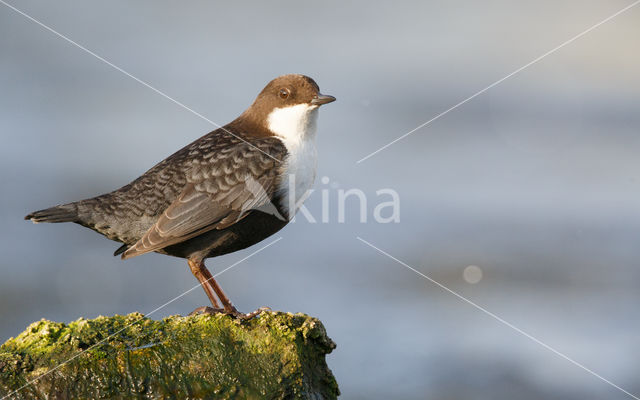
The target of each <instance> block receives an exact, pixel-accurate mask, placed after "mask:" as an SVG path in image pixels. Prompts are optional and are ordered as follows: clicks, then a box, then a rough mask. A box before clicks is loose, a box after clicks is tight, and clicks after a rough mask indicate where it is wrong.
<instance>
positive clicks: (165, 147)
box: [0, 1, 640, 400]
mask: <svg viewBox="0 0 640 400" xmlns="http://www.w3.org/2000/svg"><path fill="white" fill-rule="evenodd" d="M627 4H628V2H621V1H614V2H598V1H560V2H558V1H556V2H546V1H543V2H535V3H531V4H522V3H515V2H507V1H493V2H488V3H487V2H483V3H479V2H472V1H463V2H462V3H460V2H457V3H436V2H414V3H411V2H409V3H402V4H398V3H393V4H386V5H377V4H376V5H374V4H372V3H370V2H366V3H365V2H350V3H348V4H344V3H340V2H323V3H313V4H311V3H310V4H299V3H295V2H277V3H268V4H267V3H264V4H255V5H251V6H247V5H244V6H241V5H235V4H222V3H220V4H213V3H209V2H198V3H190V4H189V5H188V6H187V5H183V4H179V3H166V2H157V1H154V2H138V3H135V4H129V3H125V2H108V3H93V2H89V3H87V2H84V3H81V4H77V3H72V2H57V3H55V4H53V3H50V2H44V1H21V2H19V3H15V5H16V6H17V7H19V8H20V9H22V10H23V11H25V12H27V13H29V14H30V15H32V16H33V17H35V18H37V19H40V20H42V21H43V22H44V23H46V24H48V25H50V26H51V27H52V28H54V29H56V30H58V31H59V32H61V33H62V34H64V35H68V36H69V37H70V38H71V39H73V40H75V41H77V42H78V43H80V44H81V45H83V46H86V47H87V48H89V49H91V50H92V51H95V52H96V53H98V54H99V55H101V56H103V57H105V58H106V59H108V60H110V61H111V62H113V63H115V64H116V65H118V66H120V67H122V68H124V69H125V70H127V71H128V72H130V73H132V74H133V75H135V76H137V77H139V78H141V79H143V80H145V81H146V82H148V83H149V84H151V85H153V86H154V87H156V88H158V89H160V90H162V91H164V92H166V93H167V94H169V95H170V96H172V97H174V98H175V99H176V100H178V101H181V102H183V103H184V104H186V105H187V106H189V107H191V108H193V109H194V110H196V111H197V112H200V113H202V114H203V115H205V116H206V117H207V118H209V119H211V120H213V121H216V122H217V123H220V124H224V123H226V122H228V121H230V120H231V119H233V118H235V117H236V116H237V115H238V114H239V113H240V112H241V111H242V110H243V109H244V108H245V107H246V106H247V105H248V104H249V103H250V102H251V101H252V100H253V97H254V96H255V95H256V94H257V93H258V91H259V90H260V89H261V88H262V87H263V85H264V84H266V82H268V81H269V80H270V79H271V78H273V77H275V76H277V75H281V74H284V73H289V72H299V73H305V74H308V75H310V76H312V77H313V78H315V79H316V80H317V82H318V83H319V85H320V87H321V89H322V91H323V92H324V93H328V94H332V95H335V96H336V97H337V98H338V101H337V102H336V103H333V104H330V105H328V106H326V107H323V110H322V111H321V115H320V121H319V127H320V129H319V137H318V139H319V153H320V170H319V176H320V177H322V176H327V177H329V179H330V183H329V184H326V185H325V184H322V183H321V182H318V183H317V185H316V187H317V189H318V191H317V192H316V193H314V194H313V195H312V196H311V198H310V199H309V200H308V202H307V204H308V208H309V210H310V211H311V213H312V214H314V215H315V216H319V215H320V214H321V210H322V205H321V192H320V191H321V190H323V189H325V190H329V196H330V197H329V198H330V201H331V202H330V204H331V207H332V208H330V218H329V223H326V224H320V223H317V224H312V223H309V222H307V221H305V219H304V218H298V219H297V220H296V222H295V223H293V224H291V225H290V226H288V227H287V228H285V229H284V230H283V231H282V233H281V236H282V237H283V240H281V241H279V242H278V243H276V244H274V245H273V246H271V247H269V248H268V249H266V250H264V251H263V252H261V253H259V254H257V255H255V256H254V257H252V258H250V259H248V260H246V261H244V262H242V263H240V264H238V265H237V266H236V267H234V268H232V269H231V270H229V271H227V272H225V273H224V274H223V275H222V276H221V277H220V282H221V285H222V286H223V287H224V288H225V290H226V291H227V293H228V294H229V295H230V296H231V297H232V299H233V300H234V302H235V303H236V305H237V306H238V307H239V308H240V309H242V310H247V311H248V310H252V309H255V308H257V307H259V306H264V305H268V306H271V307H272V308H273V309H277V310H285V311H292V312H305V313H308V314H310V315H314V316H317V317H319V318H320V319H322V321H323V322H324V323H325V325H326V327H327V330H328V332H329V334H330V336H331V337H332V338H333V339H334V340H335V341H336V343H337V344H338V348H337V349H336V350H335V352H334V353H333V354H332V355H330V356H329V357H328V362H329V365H330V367H331V368H332V370H333V371H334V373H335V375H336V377H337V379H338V382H339V383H340V387H341V390H342V392H343V398H346V399H360V398H362V399H365V398H367V399H369V398H381V399H382V398H391V397H394V398H408V399H412V398H415V399H418V398H420V399H422V398H430V399H474V400H477V399H511V398H519V399H540V398H545V399H626V398H630V397H629V396H628V395H626V394H624V393H623V392H621V391H619V390H617V389H616V388H614V387H612V386H611V385H609V384H607V383H605V382H603V381H602V380H601V379H599V378H597V377H595V376H594V375H592V374H590V373H589V372H587V371H585V370H584V369H581V368H580V367H578V366H576V365H574V364H572V363H571V362H569V361H567V360H566V359H563V358H562V357H560V356H559V355H557V354H554V353H553V352H552V351H550V350H548V349H546V348H544V347H543V346H541V345H540V344H539V343H535V342H534V341H532V340H531V339H529V338H527V337H525V336H523V335H522V334H521V333H518V332H516V331H515V330H514V329H512V328H510V327H508V326H506V325H505V324H503V323H501V322H499V321H497V320H496V319H495V318H492V317H491V316H489V315H487V314H486V313H483V312H482V311H480V310H479V309H477V308H475V307H473V306H472V305H470V304H469V303H466V302H464V301H463V300H461V299H459V298H457V297H456V296H455V295H453V294H451V293H449V292H447V291H446V290H443V289H442V288H440V287H438V286H437V285H435V284H433V283H432V282H430V281H428V280H427V279H424V278H422V277H420V276H419V275H417V274H416V273H415V272H413V271H410V270H409V269H407V268H406V267H404V266H402V265H401V264H399V263H397V262H395V261H393V260H391V259H390V258H387V257H385V256H384V255H382V254H380V253H379V252H377V251H376V250H374V249H372V248H370V247H368V246H367V245H365V244H364V243H362V242H361V241H359V240H357V239H356V237H358V236H359V237H361V238H363V239H365V240H367V241H369V242H370V243H372V244H374V245H375V246H377V247H379V248H380V249H382V250H384V251H386V252H388V253H389V254H391V255H392V256H394V257H396V258H398V259H399V260H401V261H402V262H405V263H407V264H408V265H410V266H412V267H413V268H415V269H417V270H419V271H420V272H421V273H423V274H425V275H427V276H429V277H431V278H432V279H434V280H436V281H437V282H439V283H441V284H443V285H445V286H447V287H448V288H450V289H451V290H453V291H455V292H457V293H459V294H460V295H462V296H464V297H466V298H468V299H469V300H470V301H472V302H474V303H475V304H477V305H478V306H479V307H482V308H484V309H486V310H488V311H489V312H491V313H494V314H495V315H496V316H498V317H500V318H503V319H504V320H505V321H508V322H509V323H511V324H513V325H514V326H516V327H517V328H519V329H521V330H522V331H523V332H526V333H528V334H530V335H532V336H533V337H535V338H537V339H538V340H540V341H541V342H543V343H545V344H547V345H548V346H551V347H552V348H554V349H556V350H557V351H559V352H561V353H563V354H565V355H566V356H567V357H570V358H571V359H573V360H575V361H576V362H578V363H580V364H582V365H583V366H584V367H585V368H588V369H590V370H592V371H594V372H595V373H597V374H600V375H601V376H602V377H604V378H606V379H608V380H610V381H611V382H613V383H615V384H617V385H619V386H620V387H622V388H624V389H625V390H628V391H629V392H631V393H633V394H635V395H636V396H637V395H639V394H640V384H639V383H638V379H637V376H638V370H639V367H640V362H639V361H638V359H637V357H636V354H637V353H638V351H639V350H640V339H639V336H638V335H637V332H638V330H639V328H640V326H639V325H640V314H639V312H638V307H637V304H638V303H639V302H640V294H639V293H638V290H637V285H638V282H640V268H639V265H638V259H639V258H640V257H639V256H640V247H639V246H638V245H637V242H638V237H639V236H640V213H639V212H638V203H639V200H640V181H639V179H640V164H639V163H638V157H637V155H638V154H640V136H638V133H639V128H640V109H639V106H638V104H640V73H639V71H640V55H639V54H638V52H637V51H636V50H637V49H638V45H639V44H640V26H639V25H638V24H637V20H638V18H640V8H639V9H637V10H636V9H631V10H630V11H628V12H627V13H625V14H623V15H620V16H619V17H617V18H616V19H614V20H612V21H610V22H608V23H607V24H605V25H602V26H601V27H599V28H597V29H596V30H594V31H592V32H590V33H589V34H587V35H585V36H584V37H582V38H580V39H579V40H576V41H575V42H574V43H572V44H570V45H568V46H566V47H564V48H562V49H561V50H559V51H558V52H556V53H555V54H553V55H550V56H549V57H547V58H545V59H543V60H542V61H540V62H538V63H537V64H535V65H533V66H531V67H530V68H528V69H526V70H524V71H523V72H521V73H519V74H518V75H516V76H514V77H512V78H510V79H509V80H507V81H505V82H503V83H501V84H500V85H498V86H496V87H494V88H492V89H491V90H489V91H487V92H486V93H484V94H483V95H481V96H479V97H477V98H475V99H473V100H472V101H470V102H469V103H467V104H465V105H463V106H461V107H459V108H458V109H456V110H454V111H452V112H451V113H449V114H447V115H446V116H444V117H442V118H440V119H439V120H437V121H435V122H433V123H432V124H430V125H428V126H427V127H425V128H423V129H421V130H418V131H416V132H415V133H414V134H412V135H410V136H409V137H407V138H406V139H403V140H401V141H399V142H398V143H396V144H394V145H393V146H391V147H389V148H388V149H386V150H384V151H382V152H380V153H379V154H377V155H375V156H373V157H371V158H370V159H368V160H366V161H365V162H363V163H360V164H356V161H357V160H359V159H361V158H362V157H364V156H366V155H367V154H369V153H370V152H372V151H374V150H376V149H377V148H379V147H380V146H382V145H384V144H386V143H388V142H390V141H391V140H393V139H395V138H396V137H398V136H400V135H402V134H404V133H406V132H408V131H409V130H411V129H413V128H415V127H416V126H418V125H419V124H421V123H423V122H425V121H427V120H429V119H431V118H432V117H434V116H435V115H437V114H439V113H440V112H442V111H444V110H446V109H447V108H449V107H451V106H452V105H454V104H456V103H457V102H459V101H461V100H463V99H465V98H466V97H468V96H470V95H472V94H473V93H475V92H477V91H478V90H480V89H482V88H484V87H486V86H487V85H489V84H491V83H492V82H494V81H496V80H498V79H500V78H502V77H504V76H505V75H507V74H509V73H510V72H512V71H514V70H515V69H517V68H519V67H521V66H522V65H524V64H526V63H528V62H529V61H531V60H533V59H534V58H536V57H537V56H539V55H541V54H543V53H544V52H546V51H548V50H550V49H552V48H554V47H555V46H557V45H559V44H560V43H562V42H563V41H565V40H567V39H569V38H570V37H572V36H574V35H576V34H578V33H580V32H582V31H584V30H585V29H587V28H589V27H590V26H592V25H594V24H595V23H597V22H599V21H601V20H603V19H604V18H606V17H608V16H609V15H611V14H613V13H614V12H616V11H618V10H619V9H621V8H622V7H624V6H625V5H627ZM0 54H1V56H0V89H1V91H0V93H1V94H0V135H2V136H1V138H2V146H1V147H0V171H1V172H0V179H1V182H0V183H1V188H2V196H1V197H0V218H1V221H2V232H3V233H2V240H1V241H0V254H1V255H2V257H1V259H0V340H4V339H6V338H8V337H10V336H13V335H16V334H17V333H19V332H20V331H22V330H23V329H24V328H25V326H26V325H27V324H29V323H30V322H32V321H34V320H38V319H40V318H47V319H52V320H57V321H70V320H74V319H76V318H78V317H80V316H84V317H92V316H96V315H99V314H114V313H129V312H133V311H140V312H143V313H144V312H149V311H151V310H153V309H154V308H156V307H157V306H158V305H160V304H163V303H164V302H166V301H168V300H170V299H172V298H174V297H175V296H177V295H179V294H180V293H182V292H184V291H185V290H187V289H189V288H191V287H193V286H194V285H195V284H196V281H195V279H194V278H193V277H192V276H191V274H190V272H189V270H188V268H187V265H186V263H185V262H184V261H183V260H179V259H173V258H169V257H164V256H160V255H155V254H153V255H145V256H144V257H139V258H135V259H132V260H130V261H126V262H122V261H120V259H119V258H114V257H111V253H112V252H113V251H114V250H115V249H116V248H117V247H118V244H116V243H113V242H110V241H108V240H107V239H105V238H102V237H100V236H99V235H98V234H96V233H94V232H91V231H89V230H87V229H85V228H81V227H79V226H75V225H69V224H59V225H46V224H42V225H38V226H33V225H31V224H29V223H27V222H25V221H23V220H22V217H23V216H24V215H25V214H26V213H27V212H29V211H32V210H35V209H40V208H44V207H47V206H50V205H53V204H57V203H62V202H68V201H73V200H77V199H80V198H85V197H91V196H94V195H96V194H99V193H103V192H106V191H110V190H112V189H115V188H117V187H119V186H120V185H122V184H125V183H127V182H128V181H130V180H131V179H133V178H135V177H136V176H138V175H139V174H140V173H142V172H144V171H145V170H146V169H147V168H149V167H151V166H152V165H153V164H154V163H155V162H157V161H159V160H161V159H162V158H164V157H165V156H166V155H168V154H170V153H171V152H173V151H175V150H176V149H178V148H180V147H181V146H183V145H184V144H186V143H188V142H190V141H192V140H193V139H195V138H197V137H199V136H201V135H202V134H204V133H206V132H207V131H209V130H210V129H211V126H210V125H209V124H208V123H207V122H205V121H203V120H201V119H199V118H198V117H196V116H194V115H193V114H191V113H189V112H187V111H185V110H184V109H181V108H180V107H178V106H176V105H175V104H174V103H172V102H170V101H168V100H167V99H165V98H163V97H161V96H159V95H158V94H156V93H154V92H153V91H151V90H149V89H148V88H145V87H144V86H142V85H140V84H139V83H137V82H135V81H133V80H131V79H130V78H128V77H126V76H124V75H123V74H121V73H119V72H117V71H115V70H114V69H113V68H111V67H109V66H107V65H105V64H104V63H102V62H100V61H99V60H96V59H95V58H93V57H91V56H90V55H88V54H86V53H84V52H82V51H81V50H79V49H78V48H76V47H74V46H72V45H70V44H69V43H66V42H65V41H63V40H61V39H60V38H58V37H56V36H54V35H53V34H51V33H50V32H48V31H46V30H44V29H43V28H41V27H39V26H37V25H36V24H34V23H33V22H30V21H28V20H26V19H25V18H24V17H22V16H20V15H18V14H16V13H15V12H13V11H11V10H9V9H8V8H6V7H4V6H0ZM338 188H342V189H349V188H359V189H361V190H363V191H364V192H365V193H367V195H368V200H369V204H368V207H367V209H368V216H369V217H370V218H369V222H368V223H359V222H358V216H359V210H358V207H357V204H356V202H355V201H352V202H349V203H348V206H349V207H348V209H347V213H346V216H347V221H346V223H338V222H337V217H338V216H337V212H336V211H335V210H336V209H335V205H336V204H337V195H336V190H337V189H338ZM382 188H392V189H394V190H396V191H397V192H398V194H399V195H400V198H401V222H400V223H399V224H376V223H375V222H373V220H372V218H371V216H372V214H373V208H374V206H375V205H376V204H377V201H378V200H377V198H376V196H375V192H376V190H378V189H382ZM257 248H258V246H256V247H254V248H251V249H248V250H245V251H243V252H239V253H237V254H231V255H228V256H225V257H222V258H219V259H213V260H210V261H209V265H210V267H211V269H212V270H213V271H220V270H222V269H223V268H225V267H227V266H229V265H231V264H233V263H234V262H236V261H238V260H240V259H242V258H243V257H245V256H247V255H248V254H250V253H251V252H252V251H255V250H256V249H257ZM469 265H476V266H478V267H480V269H481V270H482V272H483V277H482V279H481V280H480V281H479V282H478V283H477V284H469V283H467V282H466V281H465V280H464V279H463V271H464V269H465V267H467V266H469ZM205 302H206V297H205V296H204V293H202V291H201V290H196V291H193V292H191V293H190V294H189V295H187V296H185V297H183V298H181V299H179V300H177V301H176V302H174V303H172V304H170V305H168V306H167V307H166V308H164V309H162V310H161V311H159V312H158V313H157V314H156V315H155V317H158V318H159V317H161V316H164V315H170V314H177V313H180V314H185V313H187V312H189V311H191V310H192V309H194V308H195V307H197V306H200V305H202V304H205Z"/></svg>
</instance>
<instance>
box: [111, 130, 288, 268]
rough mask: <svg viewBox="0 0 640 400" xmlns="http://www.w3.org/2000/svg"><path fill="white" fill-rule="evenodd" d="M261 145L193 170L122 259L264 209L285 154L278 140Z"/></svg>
mask: <svg viewBox="0 0 640 400" xmlns="http://www.w3.org/2000/svg"><path fill="white" fill-rule="evenodd" d="M265 143H266V144H264V145H262V146H259V147H257V146H255V145H256V143H253V145H254V146H255V147H252V146H250V145H248V144H246V143H243V144H239V145H236V146H233V149H225V150H224V151H220V152H218V153H217V154H215V155H213V156H212V157H210V158H209V159H205V160H203V161H201V162H200V163H199V164H198V165H196V166H195V167H194V168H193V169H192V170H191V171H190V172H189V173H188V175H187V182H188V183H187V185H186V187H185V188H184V190H183V191H182V192H181V193H180V195H179V196H178V198H177V199H176V200H174V201H173V203H171V205H169V207H168V208H167V209H166V210H165V211H164V212H163V213H162V215H161V216H160V217H159V218H158V220H157V221H156V223H155V224H154V225H153V226H152V227H151V228H149V230H148V231H147V232H146V233H145V234H144V235H143V236H142V238H140V240H138V241H137V242H136V243H135V244H134V245H133V246H131V247H130V248H129V249H128V250H127V251H125V252H124V254H122V258H123V259H127V258H131V257H135V256H139V255H141V254H145V253H148V252H151V251H156V250H160V249H162V248H164V247H167V246H170V245H173V244H176V243H180V242H183V241H185V240H188V239H191V238H193V237H196V236H198V235H200V234H202V233H204V232H207V231H210V230H212V229H224V228H227V227H229V226H231V225H233V224H235V223H236V222H238V221H239V220H241V219H242V218H244V217H246V216H247V215H248V214H249V213H251V212H252V210H255V209H258V208H261V209H263V208H265V207H268V206H269V205H270V202H271V198H272V196H273V194H274V192H275V191H276V190H277V185H278V176H279V173H278V172H279V170H280V168H281V166H280V163H279V162H278V161H277V160H281V159H283V158H284V155H285V154H286V149H285V148H284V145H282V144H281V143H280V142H279V141H277V142H276V141H269V142H265ZM265 153H266V154H265ZM268 154H269V155H271V156H272V157H273V158H272V157H270V156H269V155H268ZM274 158H275V159H276V160H274ZM273 210H275V207H274V208H273Z"/></svg>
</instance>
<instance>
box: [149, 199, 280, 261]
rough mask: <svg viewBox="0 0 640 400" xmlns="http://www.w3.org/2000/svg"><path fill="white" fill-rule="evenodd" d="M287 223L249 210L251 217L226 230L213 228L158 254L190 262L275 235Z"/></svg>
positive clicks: (239, 248) (252, 243) (228, 251)
mask: <svg viewBox="0 0 640 400" xmlns="http://www.w3.org/2000/svg"><path fill="white" fill-rule="evenodd" d="M288 222H289V221H283V220H281V219H279V218H277V217H275V216H273V215H271V214H265V213H263V212H260V211H252V212H251V214H250V215H248V216H246V217H245V218H243V219H242V220H240V221H238V222H237V223H235V224H233V225H231V226H230V227H228V228H226V229H222V230H217V229H213V230H211V231H209V232H205V233H203V234H202V235H200V236H196V237H194V238H191V239H189V240H186V241H184V242H182V243H178V244H174V245H172V246H168V247H165V248H164V249H162V250H161V251H159V253H163V254H168V255H171V256H175V257H182V258H191V259H205V258H208V257H216V256H221V255H223V254H228V253H232V252H234V251H238V250H242V249H246V248H247V247H249V246H252V245H254V244H256V243H258V242H261V241H262V240H264V239H266V238H268V237H269V236H271V235H273V234H274V233H276V232H278V231H279V230H280V229H282V228H283V227H284V226H285V225H286V224H287V223H288Z"/></svg>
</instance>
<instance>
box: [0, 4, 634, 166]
mask: <svg viewBox="0 0 640 400" xmlns="http://www.w3.org/2000/svg"><path fill="white" fill-rule="evenodd" d="M0 1H2V0H0ZM638 4H640V0H636V1H634V2H633V3H631V4H629V5H628V6H626V7H625V8H623V9H622V10H620V11H618V12H616V13H615V14H612V15H610V16H608V17H607V18H605V19H603V20H602V21H600V22H598V23H597V24H595V25H593V26H592V27H590V28H589V29H587V30H585V31H583V32H581V33H579V34H577V35H575V36H574V37H572V38H571V39H569V40H567V41H565V42H563V43H562V44H560V45H558V46H556V47H554V48H553V49H551V50H549V51H547V52H546V53H544V54H542V55H541V56H539V57H537V58H535V59H533V60H532V61H530V62H528V63H527V64H525V65H523V66H522V67H520V68H518V69H516V70H515V71H513V72H512V73H510V74H509V75H507V76H505V77H504V78H502V79H499V80H497V81H495V82H493V83H492V84H491V85H489V86H487V87H485V88H484V89H482V90H480V91H479V92H476V93H475V94H473V95H471V96H469V97H467V98H466V99H464V100H462V101H461V102H459V103H458V104H456V105H454V106H452V107H449V108H448V109H446V110H445V111H443V112H441V113H440V114H438V115H436V116H435V117H433V118H431V119H430V120H428V121H427V122H424V123H422V124H420V125H418V126H417V127H416V128H413V129H412V130H410V131H409V132H407V133H405V134H404V135H402V136H400V137H398V138H396V139H394V140H393V141H391V142H389V143H387V144H385V145H384V146H382V147H380V148H379V149H378V150H376V151H374V152H373V153H369V155H367V156H365V157H363V158H361V159H360V160H358V161H357V162H356V164H360V163H361V162H363V161H365V160H367V159H368V158H369V157H372V156H374V155H376V154H378V153H379V152H381V151H382V150H384V149H386V148H387V147H389V146H391V145H392V144H394V143H396V142H398V141H400V140H402V139H404V138H406V137H407V136H409V135H411V134H412V133H413V132H415V131H417V130H419V129H421V128H424V127H425V126H427V125H429V124H430V123H432V122H433V121H435V120H437V119H439V118H440V117H442V116H444V115H446V114H448V113H449V112H451V111H453V110H455V109H456V108H458V107H460V106H461V105H463V104H465V103H467V102H469V101H471V100H472V99H474V98H476V97H477V96H480V95H481V94H483V93H484V92H486V91H487V90H489V89H491V88H492V87H494V86H496V85H499V84H500V83H502V82H504V81H506V80H507V79H509V78H511V77H512V76H514V75H515V74H517V73H519V72H521V71H523V70H525V69H527V68H529V67H530V66H532V65H533V64H535V63H537V62H538V61H540V60H542V59H543V58H545V57H547V56H549V55H551V54H553V53H555V52H556V51H558V50H560V49H561V48H563V47H564V46H566V45H568V44H570V43H572V42H573V41H575V40H578V39H579V38H581V37H582V36H584V35H586V34H587V33H589V32H591V31H592V30H594V29H596V28H598V27H599V26H600V25H603V24H605V23H607V22H609V21H611V20H612V19H614V18H615V17H617V16H618V15H620V14H622V13H624V12H626V11H628V10H629V9H631V8H632V7H635V6H636V5H638Z"/></svg>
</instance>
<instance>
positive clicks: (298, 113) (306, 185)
mask: <svg viewBox="0 0 640 400" xmlns="http://www.w3.org/2000/svg"><path fill="white" fill-rule="evenodd" d="M317 121H318V106H312V105H308V104H298V105H295V106H291V107H285V108H276V109H275V110H273V111H272V112H271V113H270V114H269V117H268V124H269V130H271V132H273V133H274V134H275V135H276V136H277V137H279V138H280V139H281V140H282V142H283V143H284V145H285V146H286V148H287V151H288V153H289V154H288V156H287V158H286V160H283V162H285V171H286V177H285V179H283V181H282V183H281V185H280V188H279V190H280V193H281V194H282V195H283V196H284V208H285V210H286V212H287V215H288V216H289V219H291V218H293V216H294V215H295V213H296V212H297V211H298V208H299V207H300V205H301V204H302V201H304V199H305V198H306V197H307V192H308V191H309V190H310V189H311V187H312V186H313V182H314V180H315V178H316V166H317V163H318V154H317V150H316V129H317ZM291 190H294V192H293V193H292V192H291Z"/></svg>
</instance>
